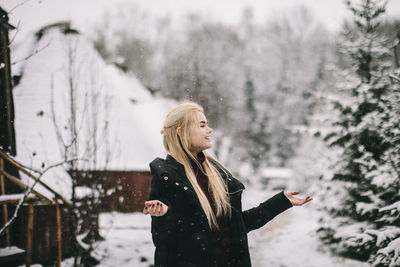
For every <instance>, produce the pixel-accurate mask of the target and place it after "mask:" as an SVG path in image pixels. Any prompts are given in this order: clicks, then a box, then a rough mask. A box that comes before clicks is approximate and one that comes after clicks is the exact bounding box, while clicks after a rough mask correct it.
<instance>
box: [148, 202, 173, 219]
mask: <svg viewBox="0 0 400 267" xmlns="http://www.w3.org/2000/svg"><path fill="white" fill-rule="evenodd" d="M167 211H168V206H167V205H165V204H164V203H162V202H161V201H159V200H149V201H146V202H145V203H144V208H143V213H144V214H150V215H151V216H163V215H164V214H165V213H167Z"/></svg>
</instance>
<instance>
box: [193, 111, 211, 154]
mask: <svg viewBox="0 0 400 267" xmlns="http://www.w3.org/2000/svg"><path fill="white" fill-rule="evenodd" d="M212 132H213V129H212V128H210V127H209V126H208V121H207V119H206V116H205V115H204V113H202V112H200V111H198V112H197V116H196V118H195V121H194V123H193V124H192V126H191V127H190V129H189V138H190V144H191V145H190V148H189V151H190V153H192V155H193V156H197V153H199V152H201V151H203V150H206V149H208V148H210V147H211V146H212V144H211V133H212Z"/></svg>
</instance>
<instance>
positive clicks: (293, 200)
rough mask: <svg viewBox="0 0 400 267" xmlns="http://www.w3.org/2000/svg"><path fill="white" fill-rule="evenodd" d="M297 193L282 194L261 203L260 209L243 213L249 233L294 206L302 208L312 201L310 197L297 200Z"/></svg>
mask: <svg viewBox="0 0 400 267" xmlns="http://www.w3.org/2000/svg"><path fill="white" fill-rule="evenodd" d="M298 193H299V192H297V191H288V192H283V191H282V192H280V193H278V194H276V195H275V196H273V197H271V198H270V199H268V200H267V201H265V202H263V203H261V204H260V205H259V206H258V207H255V208H252V209H249V210H246V211H244V212H243V221H244V224H245V225H246V228H247V232H250V231H252V230H255V229H258V228H260V227H262V226H264V225H265V224H266V223H267V222H269V221H270V220H272V219H273V218H274V217H275V216H277V215H278V214H280V213H282V212H284V211H285V210H287V209H289V208H291V207H292V206H301V205H303V204H305V203H307V202H309V201H311V200H312V198H311V197H310V196H307V197H306V198H297V197H294V196H293V195H297V194H298Z"/></svg>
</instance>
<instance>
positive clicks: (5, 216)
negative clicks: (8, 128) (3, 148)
mask: <svg viewBox="0 0 400 267" xmlns="http://www.w3.org/2000/svg"><path fill="white" fill-rule="evenodd" d="M0 169H1V170H3V169H4V162H3V159H2V158H0ZM0 187H1V194H2V195H5V194H6V190H5V187H4V177H3V175H2V174H1V173H0ZM3 221H4V224H6V223H7V221H8V210H7V204H6V203H4V204H3ZM6 246H7V247H9V246H10V231H9V229H8V228H7V229H6Z"/></svg>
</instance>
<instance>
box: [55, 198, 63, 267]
mask: <svg viewBox="0 0 400 267" xmlns="http://www.w3.org/2000/svg"><path fill="white" fill-rule="evenodd" d="M56 217H57V252H58V253H57V267H61V258H62V242H61V212H60V205H59V204H58V199H57V198H56Z"/></svg>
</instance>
